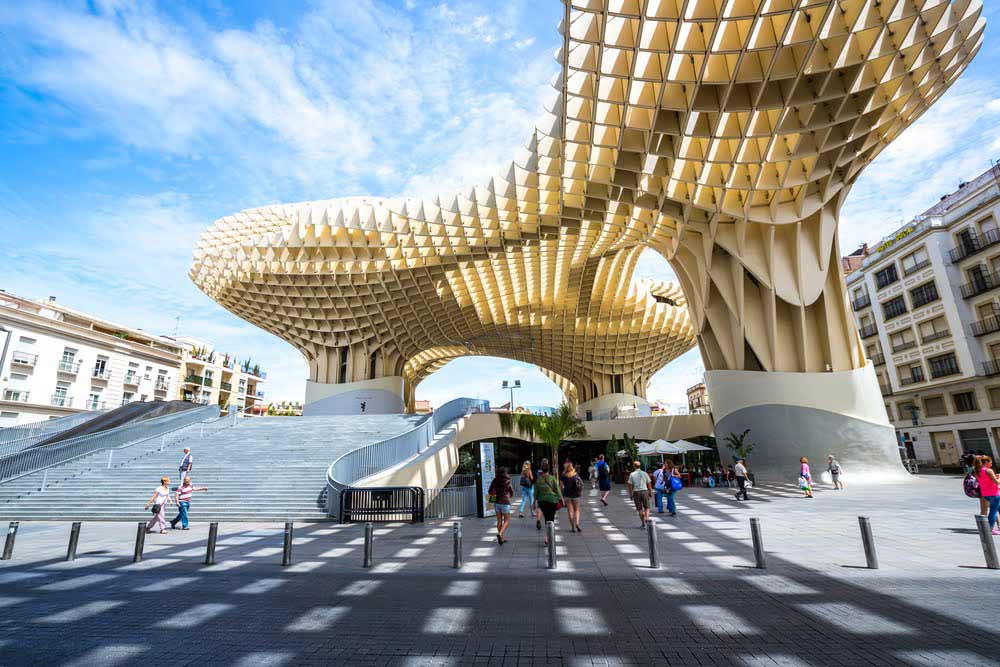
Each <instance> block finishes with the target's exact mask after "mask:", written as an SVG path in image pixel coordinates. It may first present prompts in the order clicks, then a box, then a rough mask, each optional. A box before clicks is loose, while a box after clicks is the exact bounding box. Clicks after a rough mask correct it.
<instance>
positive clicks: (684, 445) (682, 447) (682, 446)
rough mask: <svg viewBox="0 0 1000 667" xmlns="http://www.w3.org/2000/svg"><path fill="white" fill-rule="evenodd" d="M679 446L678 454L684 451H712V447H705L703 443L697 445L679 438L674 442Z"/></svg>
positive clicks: (675, 445)
mask: <svg viewBox="0 0 1000 667" xmlns="http://www.w3.org/2000/svg"><path fill="white" fill-rule="evenodd" d="M673 446H674V447H676V448H677V453H678V454H683V453H684V452H707V451H711V449H712V448H711V447H704V446H702V445H696V444H694V443H693V442H688V441H687V440H677V441H675V442H674V444H673Z"/></svg>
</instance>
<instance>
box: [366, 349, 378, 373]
mask: <svg viewBox="0 0 1000 667" xmlns="http://www.w3.org/2000/svg"><path fill="white" fill-rule="evenodd" d="M377 363H378V350H375V351H374V352H372V353H371V354H370V355H369V356H368V379H369V380H374V379H375V364H377Z"/></svg>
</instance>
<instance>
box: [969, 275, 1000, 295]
mask: <svg viewBox="0 0 1000 667" xmlns="http://www.w3.org/2000/svg"><path fill="white" fill-rule="evenodd" d="M997 286H1000V274H998V273H983V272H980V273H978V274H976V275H973V276H972V280H970V281H969V282H967V283H965V284H964V285H962V287H961V288H960V289H961V292H962V298H963V299H971V298H972V297H974V296H978V295H980V294H982V293H983V292H988V291H990V290H991V289H994V288H996V287H997Z"/></svg>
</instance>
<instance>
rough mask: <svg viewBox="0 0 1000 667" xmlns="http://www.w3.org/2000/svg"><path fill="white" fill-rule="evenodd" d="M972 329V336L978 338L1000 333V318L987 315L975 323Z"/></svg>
mask: <svg viewBox="0 0 1000 667" xmlns="http://www.w3.org/2000/svg"><path fill="white" fill-rule="evenodd" d="M970 329H971V330H972V335H973V336H976V337H979V336H985V335H986V334H988V333H994V332H996V331H1000V317H997V316H996V315H987V316H986V317H984V318H983V319H981V320H979V321H978V322H973V323H972V326H971V327H970Z"/></svg>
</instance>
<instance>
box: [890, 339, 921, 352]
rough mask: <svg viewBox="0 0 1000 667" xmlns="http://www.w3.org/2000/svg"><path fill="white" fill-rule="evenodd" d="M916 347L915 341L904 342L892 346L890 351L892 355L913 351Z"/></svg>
mask: <svg viewBox="0 0 1000 667" xmlns="http://www.w3.org/2000/svg"><path fill="white" fill-rule="evenodd" d="M916 346H917V341H915V340H904V341H903V342H902V343H900V344H899V345H893V346H892V351H893V353H896V352H902V351H903V350H910V349H913V348H915V347H916Z"/></svg>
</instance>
